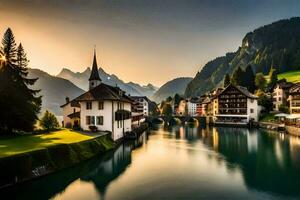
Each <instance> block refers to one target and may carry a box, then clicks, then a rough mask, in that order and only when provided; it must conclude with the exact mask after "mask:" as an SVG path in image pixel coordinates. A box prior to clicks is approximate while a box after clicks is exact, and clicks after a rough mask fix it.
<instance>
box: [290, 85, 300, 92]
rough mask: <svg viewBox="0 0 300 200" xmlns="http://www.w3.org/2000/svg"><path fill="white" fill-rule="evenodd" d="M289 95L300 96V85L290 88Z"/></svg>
mask: <svg viewBox="0 0 300 200" xmlns="http://www.w3.org/2000/svg"><path fill="white" fill-rule="evenodd" d="M290 94H300V83H296V84H295V85H294V86H293V87H291V89H290Z"/></svg>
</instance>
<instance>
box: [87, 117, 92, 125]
mask: <svg viewBox="0 0 300 200" xmlns="http://www.w3.org/2000/svg"><path fill="white" fill-rule="evenodd" d="M90 124H91V116H86V125H90Z"/></svg>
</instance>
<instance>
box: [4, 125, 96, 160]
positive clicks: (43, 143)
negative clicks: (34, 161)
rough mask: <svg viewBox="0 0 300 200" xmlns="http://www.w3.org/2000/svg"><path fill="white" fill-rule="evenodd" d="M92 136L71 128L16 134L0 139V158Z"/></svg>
mask: <svg viewBox="0 0 300 200" xmlns="http://www.w3.org/2000/svg"><path fill="white" fill-rule="evenodd" d="M91 138H93V136H87V135H83V134H80V133H77V132H74V131H71V130H60V131H56V132H53V133H48V134H41V135H24V136H16V137H12V138H9V139H0V158H1V157H6V156H11V155H14V154H19V153H24V152H29V151H34V150H38V149H43V148H46V147H48V146H51V145H56V144H70V143H76V142H81V141H84V140H88V139H91Z"/></svg>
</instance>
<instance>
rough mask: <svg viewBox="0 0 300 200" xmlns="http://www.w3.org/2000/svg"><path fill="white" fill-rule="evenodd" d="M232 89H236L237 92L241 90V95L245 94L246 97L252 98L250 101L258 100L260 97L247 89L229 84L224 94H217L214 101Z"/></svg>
mask: <svg viewBox="0 0 300 200" xmlns="http://www.w3.org/2000/svg"><path fill="white" fill-rule="evenodd" d="M230 87H234V88H236V89H237V90H239V91H240V92H241V93H243V94H244V95H245V96H246V97H248V98H250V99H257V98H258V97H257V96H256V95H254V94H252V93H250V92H249V91H248V90H247V88H245V87H242V86H235V85H233V84H229V85H228V86H227V87H226V88H225V89H224V90H223V91H222V92H220V93H218V94H216V95H215V96H214V97H213V99H215V98H217V97H218V96H220V95H221V94H223V92H225V91H226V90H227V89H228V88H230Z"/></svg>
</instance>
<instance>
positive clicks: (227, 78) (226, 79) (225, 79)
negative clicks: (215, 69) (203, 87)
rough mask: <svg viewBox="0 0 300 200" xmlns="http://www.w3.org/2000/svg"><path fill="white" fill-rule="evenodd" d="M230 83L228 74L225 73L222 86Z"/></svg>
mask: <svg viewBox="0 0 300 200" xmlns="http://www.w3.org/2000/svg"><path fill="white" fill-rule="evenodd" d="M229 84H230V76H229V74H226V75H225V78H224V83H223V87H224V88H225V87H227V86H228V85H229Z"/></svg>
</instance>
